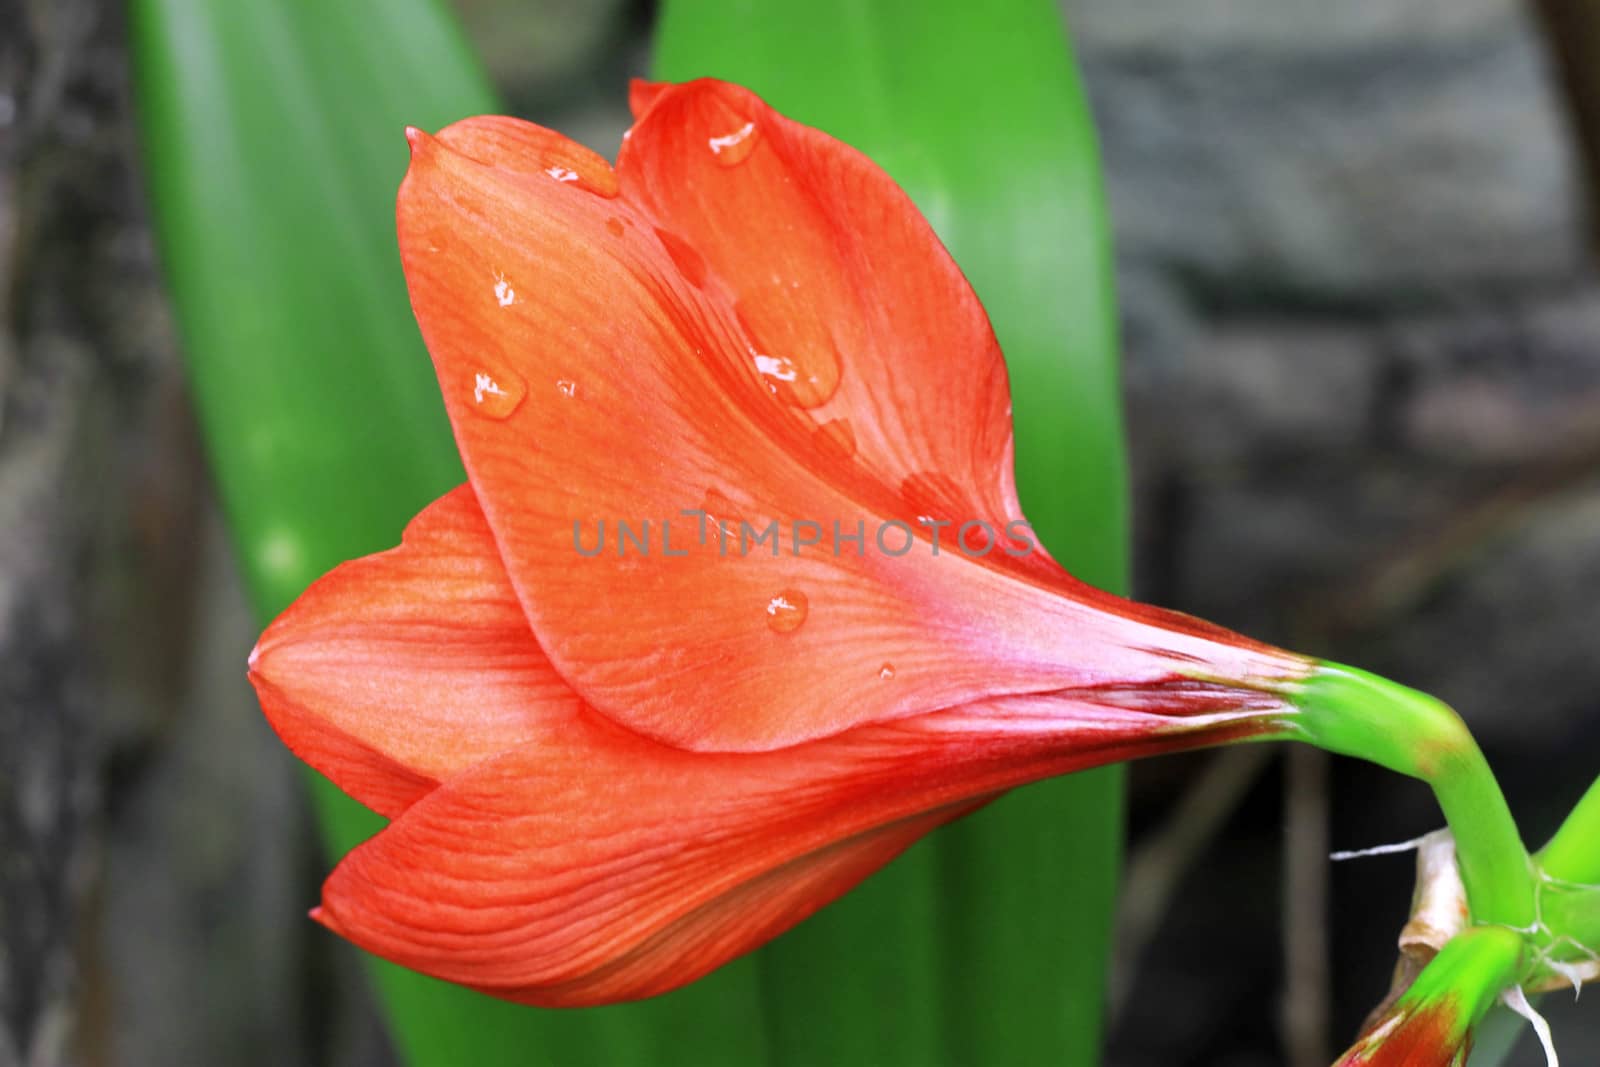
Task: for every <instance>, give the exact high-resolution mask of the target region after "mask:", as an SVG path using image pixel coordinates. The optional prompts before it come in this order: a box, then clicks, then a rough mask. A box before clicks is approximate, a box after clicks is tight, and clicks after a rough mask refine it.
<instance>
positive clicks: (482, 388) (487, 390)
mask: <svg viewBox="0 0 1600 1067" xmlns="http://www.w3.org/2000/svg"><path fill="white" fill-rule="evenodd" d="M527 392H528V387H527V385H526V384H524V383H523V381H522V379H521V378H519V377H517V376H516V375H515V374H509V373H503V372H493V373H491V372H489V371H477V372H476V373H474V374H473V376H472V404H471V407H472V410H473V411H476V412H477V413H478V414H480V415H483V416H486V417H488V418H491V419H504V418H507V417H509V416H510V414H511V413H512V412H513V411H516V410H517V405H518V404H521V403H522V398H523V396H525V395H526V394H527Z"/></svg>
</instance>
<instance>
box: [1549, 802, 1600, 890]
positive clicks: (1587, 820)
mask: <svg viewBox="0 0 1600 1067" xmlns="http://www.w3.org/2000/svg"><path fill="white" fill-rule="evenodd" d="M1538 860H1539V866H1540V867H1541V868H1543V870H1544V872H1545V873H1546V874H1548V875H1549V876H1550V877H1552V878H1560V879H1562V880H1563V881H1567V882H1578V883H1582V884H1585V885H1594V884H1597V883H1600V778H1596V779H1595V781H1594V784H1593V785H1591V786H1589V791H1588V792H1587V793H1585V794H1584V795H1583V799H1582V800H1579V801H1578V806H1577V807H1575V808H1573V809H1572V814H1570V815H1568V816H1567V819H1566V821H1565V822H1563V823H1562V824H1561V829H1559V830H1557V831H1556V834H1555V836H1554V837H1552V838H1551V839H1550V843H1549V844H1547V845H1545V846H1544V849H1543V850H1541V851H1540V853H1539V856H1538Z"/></svg>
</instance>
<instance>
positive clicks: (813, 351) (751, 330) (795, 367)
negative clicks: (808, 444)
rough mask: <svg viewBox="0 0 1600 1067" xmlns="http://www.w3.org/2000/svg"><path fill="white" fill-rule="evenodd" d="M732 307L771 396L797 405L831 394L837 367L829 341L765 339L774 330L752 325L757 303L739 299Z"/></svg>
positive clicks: (818, 402) (825, 399)
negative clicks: (747, 338)
mask: <svg viewBox="0 0 1600 1067" xmlns="http://www.w3.org/2000/svg"><path fill="white" fill-rule="evenodd" d="M733 310H734V314H735V315H736V316H737V317H738V319H739V325H740V326H741V327H743V329H744V331H745V333H746V334H747V335H748V336H749V338H750V345H751V348H750V352H751V358H752V359H753V360H754V361H755V365H756V371H757V373H759V374H760V375H761V378H762V380H763V381H764V382H765V383H766V386H767V390H768V391H769V392H771V393H772V395H773V396H775V397H777V398H778V399H780V400H783V401H785V402H786V403H790V404H793V405H794V406H795V407H799V408H814V407H820V406H822V405H823V404H826V403H827V402H828V401H829V400H830V399H832V398H833V394H834V393H835V392H837V391H838V389H839V373H840V370H839V356H838V354H837V353H836V352H835V351H834V349H833V345H832V343H831V342H829V341H827V340H825V339H810V338H807V339H804V340H802V339H800V338H798V337H796V338H791V339H788V340H786V341H784V340H780V339H779V338H778V337H773V338H772V340H770V341H769V340H765V339H764V337H763V335H764V334H767V333H771V334H776V333H778V331H777V330H771V331H763V330H762V329H760V328H759V327H757V326H756V325H755V322H756V321H757V320H760V319H761V318H762V316H761V314H760V310H759V307H758V306H757V305H754V304H752V303H751V302H750V301H740V302H739V303H737V304H735V305H734V308H733ZM785 332H786V331H785Z"/></svg>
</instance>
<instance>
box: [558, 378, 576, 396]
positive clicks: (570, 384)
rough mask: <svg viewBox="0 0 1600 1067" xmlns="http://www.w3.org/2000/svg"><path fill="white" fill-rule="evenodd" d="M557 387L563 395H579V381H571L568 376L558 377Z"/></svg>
mask: <svg viewBox="0 0 1600 1067" xmlns="http://www.w3.org/2000/svg"><path fill="white" fill-rule="evenodd" d="M556 388H557V389H559V390H561V395H562V396H566V397H573V396H577V395H578V383H577V382H574V381H569V380H568V379H566V378H560V379H558V380H557V381H556Z"/></svg>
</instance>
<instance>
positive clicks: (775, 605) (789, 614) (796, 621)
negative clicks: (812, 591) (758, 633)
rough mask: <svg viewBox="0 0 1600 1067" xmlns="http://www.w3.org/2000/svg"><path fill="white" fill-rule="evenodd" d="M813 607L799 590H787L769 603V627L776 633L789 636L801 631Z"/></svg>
mask: <svg viewBox="0 0 1600 1067" xmlns="http://www.w3.org/2000/svg"><path fill="white" fill-rule="evenodd" d="M810 608H811V605H810V603H809V602H807V600H806V595H805V594H804V593H802V592H801V591H800V590H798V589H785V590H784V591H783V592H781V593H779V594H778V595H777V596H775V597H773V598H772V599H771V600H769V601H767V627H768V628H769V629H771V630H772V631H773V632H774V633H780V634H788V633H793V632H794V631H796V630H798V629H800V624H801V623H803V622H805V621H806V612H807V611H809V610H810Z"/></svg>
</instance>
